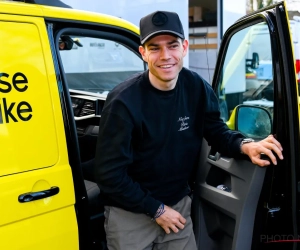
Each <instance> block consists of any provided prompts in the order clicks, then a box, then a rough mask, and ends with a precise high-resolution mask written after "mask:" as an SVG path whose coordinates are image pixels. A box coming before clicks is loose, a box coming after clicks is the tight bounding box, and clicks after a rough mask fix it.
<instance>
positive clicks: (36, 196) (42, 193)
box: [18, 187, 59, 203]
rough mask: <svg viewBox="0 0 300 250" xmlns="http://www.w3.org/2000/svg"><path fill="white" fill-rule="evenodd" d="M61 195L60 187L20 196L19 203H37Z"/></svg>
mask: <svg viewBox="0 0 300 250" xmlns="http://www.w3.org/2000/svg"><path fill="white" fill-rule="evenodd" d="M58 193H59V187H51V188H50V189H48V190H43V191H38V192H30V193H25V194H21V195H19V198H18V200H19V202H21V203H24V202H30V201H36V200H40V199H44V198H47V197H50V196H53V195H56V194H58Z"/></svg>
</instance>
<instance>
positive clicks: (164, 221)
mask: <svg viewBox="0 0 300 250" xmlns="http://www.w3.org/2000/svg"><path fill="white" fill-rule="evenodd" d="M164 209H165V212H164V213H163V214H162V215H161V216H159V217H158V218H157V219H156V223H157V224H158V225H160V226H161V227H162V228H163V229H164V230H165V232H166V234H169V233H170V232H171V230H172V231H173V232H174V233H178V231H179V229H183V228H184V224H185V222H186V219H185V218H183V217H182V216H181V214H180V213H178V212H177V211H175V210H174V209H172V208H170V207H168V206H166V205H165V207H164Z"/></svg>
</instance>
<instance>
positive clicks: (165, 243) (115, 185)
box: [95, 11, 282, 250]
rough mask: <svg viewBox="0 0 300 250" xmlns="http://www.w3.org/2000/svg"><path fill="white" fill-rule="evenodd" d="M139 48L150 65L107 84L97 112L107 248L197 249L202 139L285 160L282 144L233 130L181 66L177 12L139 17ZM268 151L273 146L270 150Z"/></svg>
mask: <svg viewBox="0 0 300 250" xmlns="http://www.w3.org/2000/svg"><path fill="white" fill-rule="evenodd" d="M140 32H141V35H140V38H141V46H140V47H139V51H140V53H141V55H142V57H143V59H144V61H145V62H147V64H148V67H149V69H148V70H146V71H145V72H143V73H142V74H138V75H134V76H132V77H131V78H130V79H128V80H127V81H125V82H123V83H121V84H120V85H118V86H117V87H116V88H115V89H114V90H112V91H111V92H110V93H109V95H108V97H107V100H106V102H105V107H104V109H103V111H102V115H101V122H100V130H99V137H98V143H97V150H96V164H95V174H96V178H97V182H98V185H99V187H100V190H101V196H102V200H103V201H104V205H105V218H106V219H105V230H106V237H107V245H108V248H109V249H116V250H117V249H118V250H120V249H124V250H128V249H130V250H131V249H136V250H142V249H176V250H177V249H178V250H184V249H186V250H194V249H197V246H196V243H195V238H194V234H193V228H192V221H191V216H190V209H191V198H190V193H191V190H190V187H189V180H190V179H191V175H192V173H193V169H195V168H196V167H197V164H198V156H199V153H200V150H201V143H202V139H203V138H205V139H206V140H207V141H208V143H209V144H210V145H212V146H214V148H215V149H216V150H218V152H220V153H222V154H225V155H227V156H230V157H234V156H237V155H239V154H241V153H246V154H248V155H249V157H250V159H251V160H252V162H254V163H255V164H258V165H260V166H266V165H268V164H270V163H269V162H268V161H265V160H261V159H260V158H259V156H260V153H262V152H263V153H265V154H266V155H268V156H269V157H270V159H271V160H272V161H273V163H274V164H276V158H275V156H274V155H273V153H272V151H271V150H273V151H274V152H276V154H277V155H278V156H279V158H281V159H282V153H281V151H282V148H281V145H280V143H279V142H278V141H277V140H276V139H275V138H274V137H273V136H269V137H268V138H266V139H265V140H262V141H260V142H253V141H252V140H250V139H245V138H244V137H243V135H241V134H240V133H238V132H234V131H231V130H229V129H228V128H227V126H226V124H225V123H224V122H223V120H222V119H220V112H219V105H218V100H217V98H216V96H215V94H214V91H213V90H212V88H211V86H210V85H209V84H208V83H207V82H205V81H204V80H203V79H202V78H201V77H200V76H199V75H198V74H196V73H194V72H192V71H190V70H188V69H186V68H184V67H183V58H184V56H185V55H186V53H187V49H188V41H187V40H186V39H185V37H184V32H183V28H182V24H181V22H180V19H179V17H178V15H177V14H176V13H173V12H167V11H157V12H154V13H151V14H149V15H147V16H145V17H143V18H142V19H141V21H140ZM270 149H271V150H270Z"/></svg>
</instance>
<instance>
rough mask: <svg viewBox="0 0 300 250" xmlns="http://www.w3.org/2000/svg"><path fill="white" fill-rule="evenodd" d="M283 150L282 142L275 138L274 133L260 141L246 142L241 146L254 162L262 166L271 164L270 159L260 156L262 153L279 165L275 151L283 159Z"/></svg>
mask: <svg viewBox="0 0 300 250" xmlns="http://www.w3.org/2000/svg"><path fill="white" fill-rule="evenodd" d="M282 150H283V149H282V146H281V144H280V143H279V142H278V141H277V140H276V139H275V138H274V136H273V135H269V136H268V137H267V138H265V139H264V140H261V141H258V142H250V143H245V144H243V145H242V147H241V151H242V152H243V153H244V154H246V155H248V156H249V157H250V159H251V161H252V163H254V164H256V165H258V166H261V167H265V166H268V165H270V164H271V163H270V162H269V161H268V160H262V159H261V157H260V156H261V154H265V155H266V156H268V157H269V158H270V159H271V161H272V163H273V164H274V165H277V160H276V157H275V155H274V154H273V152H274V153H275V154H277V155H278V157H279V159H281V160H282V159H283V155H282Z"/></svg>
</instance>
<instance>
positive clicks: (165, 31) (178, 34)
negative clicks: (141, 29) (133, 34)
mask: <svg viewBox="0 0 300 250" xmlns="http://www.w3.org/2000/svg"><path fill="white" fill-rule="evenodd" d="M161 33H163V34H173V35H175V36H177V37H180V38H182V39H184V36H183V35H182V34H180V33H178V32H175V31H171V30H158V31H155V32H152V33H150V34H149V35H147V36H146V37H144V39H143V40H142V41H141V44H144V43H145V42H146V41H147V40H148V39H149V38H151V37H153V36H155V35H158V34H161Z"/></svg>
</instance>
